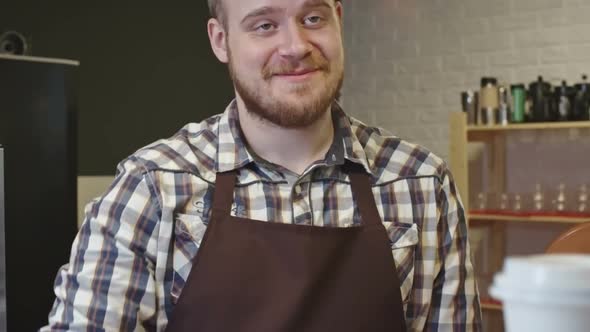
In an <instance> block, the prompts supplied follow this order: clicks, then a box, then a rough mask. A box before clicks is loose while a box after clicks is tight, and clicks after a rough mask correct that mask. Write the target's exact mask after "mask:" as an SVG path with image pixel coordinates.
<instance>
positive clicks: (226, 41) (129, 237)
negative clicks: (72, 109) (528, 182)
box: [46, 0, 480, 332]
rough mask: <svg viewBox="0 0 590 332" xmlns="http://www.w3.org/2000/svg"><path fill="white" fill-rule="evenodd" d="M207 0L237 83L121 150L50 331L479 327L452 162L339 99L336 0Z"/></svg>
mask: <svg viewBox="0 0 590 332" xmlns="http://www.w3.org/2000/svg"><path fill="white" fill-rule="evenodd" d="M209 6H210V9H211V12H212V16H213V18H212V19H211V20H210V21H209V23H208V32H209V37H210V41H211V46H212V49H213V52H214V53H215V55H216V56H217V58H218V59H219V60H220V61H221V62H224V63H227V64H228V67H229V70H230V73H231V78H232V80H233V82H234V87H235V95H236V98H235V100H234V101H232V102H231V104H230V105H229V106H228V108H227V110H226V111H225V112H224V113H223V114H220V115H217V116H214V117H212V118H209V119H207V120H205V121H203V122H201V123H198V124H194V123H193V124H189V125H187V126H185V127H184V128H183V129H182V130H181V131H180V132H179V133H177V134H176V135H175V136H173V137H172V138H170V139H167V140H160V141H158V142H156V143H154V144H152V145H150V146H148V147H145V148H143V149H141V150H139V151H137V152H136V153H135V154H133V155H132V156H130V157H129V158H128V159H126V160H125V161H123V162H122V163H121V164H120V165H119V167H118V172H117V173H118V174H117V176H116V179H115V181H114V183H113V184H112V186H111V187H110V188H109V189H108V191H107V192H106V193H105V194H104V195H103V196H102V197H100V198H98V199H97V200H95V201H94V202H92V204H91V205H89V206H88V208H87V210H86V213H87V216H86V220H85V222H84V224H83V226H82V228H81V230H80V233H79V235H78V237H77V238H76V240H75V242H74V245H73V250H72V256H71V259H70V262H69V265H67V266H65V267H64V268H62V270H61V271H60V273H59V274H58V277H57V280H56V286H55V293H56V297H57V299H56V301H55V305H54V307H53V309H52V311H51V313H50V317H49V326H48V327H47V328H46V330H56V331H61V330H92V331H94V330H101V331H102V330H106V331H131V330H150V331H151V330H156V331H164V330H166V331H246V332H248V331H269V332H273V331H306V332H308V331H311V332H314V331H405V330H408V331H474V330H479V324H480V309H479V300H478V294H477V289H476V285H475V281H474V276H473V268H472V265H471V261H470V257H469V256H470V252H469V243H468V240H467V227H466V224H465V214H464V211H463V208H462V206H461V203H460V200H459V197H458V194H457V190H456V186H455V184H454V183H453V180H452V177H451V175H450V173H449V171H448V169H447V167H446V165H445V164H444V163H443V162H442V160H440V159H439V158H438V157H436V156H434V155H433V154H431V153H429V152H428V151H426V150H425V149H423V148H421V147H418V146H416V145H413V144H410V143H408V142H405V141H402V140H400V139H398V138H396V137H393V136H388V135H386V134H384V133H382V131H381V130H379V129H376V128H372V127H369V126H367V125H365V124H363V123H361V122H359V121H357V120H355V119H353V118H350V117H348V116H347V115H345V113H344V112H343V110H342V109H341V108H340V106H339V105H338V104H337V103H336V102H335V97H336V95H337V93H338V92H339V90H340V87H341V85H342V80H343V68H344V59H343V46H342V38H341V34H342V11H343V9H342V8H343V7H342V4H341V3H340V2H339V1H334V0H240V1H229V0H210V1H209Z"/></svg>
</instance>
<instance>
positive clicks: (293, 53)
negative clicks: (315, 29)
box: [279, 23, 312, 60]
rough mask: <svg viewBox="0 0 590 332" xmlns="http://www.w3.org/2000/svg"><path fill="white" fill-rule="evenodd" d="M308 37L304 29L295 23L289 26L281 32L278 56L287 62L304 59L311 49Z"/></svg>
mask: <svg viewBox="0 0 590 332" xmlns="http://www.w3.org/2000/svg"><path fill="white" fill-rule="evenodd" d="M308 37H309V36H308V32H307V31H306V29H305V27H302V26H301V25H300V24H297V23H292V24H290V25H289V26H288V27H287V29H284V30H283V36H282V39H283V40H282V43H281V46H280V48H279V55H280V56H281V57H284V58H287V59H289V60H299V59H302V58H305V57H306V56H307V55H309V53H310V52H311V49H312V46H311V43H310V41H309V39H308Z"/></svg>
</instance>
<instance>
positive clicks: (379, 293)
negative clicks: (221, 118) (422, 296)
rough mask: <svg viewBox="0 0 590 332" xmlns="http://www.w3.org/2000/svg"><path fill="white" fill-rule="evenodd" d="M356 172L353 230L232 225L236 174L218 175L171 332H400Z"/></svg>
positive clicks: (380, 241) (371, 210)
mask: <svg viewBox="0 0 590 332" xmlns="http://www.w3.org/2000/svg"><path fill="white" fill-rule="evenodd" d="M357 166H358V165H353V164H347V165H346V170H347V171H348V174H349V176H350V179H351V185H352V192H353V198H354V199H355V201H356V202H357V204H358V207H359V209H360V213H361V217H362V218H361V219H362V225H360V226H358V227H319V226H306V225H293V224H284V223H278V222H276V223H275V222H272V221H271V222H264V221H256V220H251V219H245V218H238V217H233V216H231V215H230V210H231V205H232V202H233V193H234V186H235V183H236V177H237V176H236V173H235V172H227V173H218V174H217V179H216V184H215V193H214V196H213V211H212V215H211V221H210V223H209V226H208V227H207V230H206V232H205V235H204V237H203V240H202V243H201V247H200V248H199V251H198V252H197V255H196V256H195V258H194V260H193V268H192V270H191V271H190V274H189V276H188V278H187V281H186V284H185V286H184V289H183V291H182V293H181V295H180V298H179V299H178V303H177V304H176V306H175V308H174V310H173V312H172V315H171V317H170V322H169V325H168V327H167V331H198V332H320V331H321V332H326V331H338V332H347V331H350V332H352V331H355V332H357V331H358V332H361V331H362V332H377V331H387V332H393V331H400V332H401V331H406V329H405V319H404V312H403V306H402V299H401V292H400V283H399V280H398V275H397V272H396V268H395V262H394V260H393V255H392V253H391V245H390V242H389V238H388V236H387V232H386V230H385V228H384V226H383V224H382V223H381V218H380V216H379V213H378V211H377V207H376V205H375V201H374V196H373V194H372V192H371V187H370V184H369V178H368V176H367V175H366V173H365V172H364V170H363V168H362V167H357Z"/></svg>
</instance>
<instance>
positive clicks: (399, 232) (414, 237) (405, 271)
mask: <svg viewBox="0 0 590 332" xmlns="http://www.w3.org/2000/svg"><path fill="white" fill-rule="evenodd" d="M383 225H384V226H385V229H386V230H387V236H388V237H389V241H390V244H391V253H392V255H393V260H394V261H395V267H396V269H397V275H398V278H399V282H400V289H401V293H402V299H403V303H404V304H406V303H408V302H409V301H410V295H411V293H412V292H411V291H412V286H413V284H414V265H415V251H416V245H417V244H418V242H419V241H418V239H419V238H418V225H416V224H412V225H404V224H399V223H396V222H387V221H385V222H383Z"/></svg>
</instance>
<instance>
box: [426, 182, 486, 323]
mask: <svg viewBox="0 0 590 332" xmlns="http://www.w3.org/2000/svg"><path fill="white" fill-rule="evenodd" d="M443 174H444V176H443V177H442V183H441V188H440V190H439V192H438V197H437V200H438V206H439V208H438V211H439V223H438V230H437V233H438V239H439V240H438V249H437V251H438V252H437V255H436V257H437V260H438V262H437V263H438V264H437V265H439V266H440V269H439V271H438V274H437V275H436V277H435V279H434V285H433V289H432V290H433V291H432V301H431V307H430V311H429V314H428V318H427V322H426V326H425V331H453V332H458V331H481V310H480V302H479V294H478V290H477V286H476V282H475V276H474V270H473V265H472V261H471V251H470V247H469V240H468V236H467V233H468V232H467V223H466V220H465V210H464V209H463V204H462V203H461V199H460V197H459V193H458V191H457V187H456V185H455V183H454V181H453V178H452V175H451V174H450V172H448V171H444V172H443Z"/></svg>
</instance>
